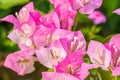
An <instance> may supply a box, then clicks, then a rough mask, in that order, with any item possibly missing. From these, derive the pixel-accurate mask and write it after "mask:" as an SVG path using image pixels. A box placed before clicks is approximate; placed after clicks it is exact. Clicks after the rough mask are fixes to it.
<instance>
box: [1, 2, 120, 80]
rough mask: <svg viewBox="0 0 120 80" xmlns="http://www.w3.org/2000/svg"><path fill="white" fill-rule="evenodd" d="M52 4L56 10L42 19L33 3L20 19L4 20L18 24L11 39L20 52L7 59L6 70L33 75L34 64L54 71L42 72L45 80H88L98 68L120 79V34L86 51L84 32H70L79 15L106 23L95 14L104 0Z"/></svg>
mask: <svg viewBox="0 0 120 80" xmlns="http://www.w3.org/2000/svg"><path fill="white" fill-rule="evenodd" d="M50 2H51V3H52V4H53V5H54V8H55V9H54V10H53V11H52V12H51V13H48V14H45V15H41V14H40V12H39V11H35V10H34V5H33V2H30V3H28V4H27V5H25V6H24V7H23V8H22V9H21V10H20V11H19V12H18V13H16V17H14V16H13V15H8V16H7V17H5V18H3V19H1V20H2V21H7V22H10V23H13V24H14V29H13V31H12V32H11V33H10V34H9V35H8V38H10V39H11V40H12V41H14V42H15V43H17V44H18V46H19V48H20V50H19V51H17V52H14V53H11V54H9V55H8V56H7V57H6V60H5V63H4V66H5V67H7V68H10V69H12V70H13V71H15V72H17V73H18V74H19V75H25V74H28V73H31V72H33V71H34V70H35V68H34V62H35V61H39V62H40V63H41V64H42V65H44V66H46V67H47V68H53V69H54V72H42V78H43V80H84V79H85V78H86V77H87V76H88V75H89V69H92V68H98V67H101V68H102V69H103V70H111V71H112V76H116V75H120V72H117V71H118V70H120V54H119V52H120V51H119V50H120V44H119V42H120V34H117V35H115V36H113V37H112V38H111V39H110V41H109V42H108V43H106V44H102V43H100V42H98V41H94V40H91V41H90V43H89V44H88V49H87V51H86V41H85V38H84V36H83V34H82V32H81V31H70V29H71V27H72V26H73V25H74V19H75V17H76V14H77V13H78V12H79V13H81V14H89V18H90V19H92V20H94V23H95V24H100V23H104V22H105V21H106V18H105V17H104V15H103V14H102V13H100V12H98V11H94V10H95V9H97V8H99V7H100V6H101V4H102V0H50ZM116 12H118V11H115V12H114V13H116ZM118 14H119V12H118ZM85 54H88V55H89V57H90V60H91V62H92V64H87V63H85V62H84V60H83V57H84V55H85Z"/></svg>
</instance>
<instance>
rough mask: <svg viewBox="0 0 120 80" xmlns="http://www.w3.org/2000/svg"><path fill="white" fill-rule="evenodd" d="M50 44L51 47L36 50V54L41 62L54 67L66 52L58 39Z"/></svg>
mask: <svg viewBox="0 0 120 80" xmlns="http://www.w3.org/2000/svg"><path fill="white" fill-rule="evenodd" d="M50 45H51V47H49V48H48V47H47V48H40V49H38V50H36V55H37V58H38V60H39V62H40V63H41V64H43V65H45V66H46V67H48V68H54V67H55V66H57V65H58V63H59V62H61V61H62V60H63V59H64V58H65V57H66V52H65V50H64V49H63V47H62V45H61V43H60V41H59V40H56V41H54V42H53V43H51V44H50Z"/></svg>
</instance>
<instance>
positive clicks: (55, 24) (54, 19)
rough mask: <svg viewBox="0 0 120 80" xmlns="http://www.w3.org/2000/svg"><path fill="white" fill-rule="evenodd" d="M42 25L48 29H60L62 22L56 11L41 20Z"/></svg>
mask: <svg viewBox="0 0 120 80" xmlns="http://www.w3.org/2000/svg"><path fill="white" fill-rule="evenodd" d="M39 20H40V23H41V24H42V25H44V26H46V27H48V28H57V29H59V28H60V20H59V17H58V15H57V13H56V12H55V11H53V12H51V13H49V14H46V15H43V16H41V17H40V18H39Z"/></svg>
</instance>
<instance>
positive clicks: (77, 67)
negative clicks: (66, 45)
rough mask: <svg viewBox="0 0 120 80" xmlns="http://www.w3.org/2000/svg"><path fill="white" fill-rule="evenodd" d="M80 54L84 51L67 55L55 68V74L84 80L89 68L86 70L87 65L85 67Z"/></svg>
mask: <svg viewBox="0 0 120 80" xmlns="http://www.w3.org/2000/svg"><path fill="white" fill-rule="evenodd" d="M81 54H84V51H79V52H78V53H71V54H68V55H67V56H66V58H65V59H64V60H63V61H61V62H60V63H59V64H58V65H57V66H56V72H58V73H64V74H68V75H71V76H73V77H75V78H77V79H79V80H84V79H85V78H86V77H87V76H88V74H89V71H88V69H89V68H90V67H89V68H88V67H87V66H88V65H87V64H86V65H85V63H84V62H83V56H82V55H81ZM83 72H84V73H83Z"/></svg>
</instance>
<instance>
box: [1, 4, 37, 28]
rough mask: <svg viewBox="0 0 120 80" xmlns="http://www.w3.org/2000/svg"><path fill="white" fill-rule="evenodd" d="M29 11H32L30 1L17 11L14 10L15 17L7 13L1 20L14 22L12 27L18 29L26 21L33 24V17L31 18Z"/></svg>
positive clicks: (32, 7)
mask: <svg viewBox="0 0 120 80" xmlns="http://www.w3.org/2000/svg"><path fill="white" fill-rule="evenodd" d="M30 12H34V6H33V3H32V2H30V3H28V4H27V5H25V6H24V7H23V8H22V9H21V10H20V11H19V13H17V12H16V17H17V18H16V17H14V16H13V15H8V16H7V17H5V18H3V19H1V20H2V21H6V22H10V23H13V24H14V29H20V28H21V26H22V24H24V23H26V24H29V25H31V26H32V25H35V23H34V21H33V19H32V18H31V15H30Z"/></svg>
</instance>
